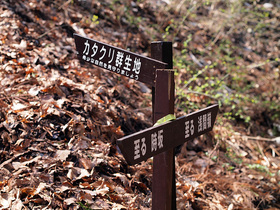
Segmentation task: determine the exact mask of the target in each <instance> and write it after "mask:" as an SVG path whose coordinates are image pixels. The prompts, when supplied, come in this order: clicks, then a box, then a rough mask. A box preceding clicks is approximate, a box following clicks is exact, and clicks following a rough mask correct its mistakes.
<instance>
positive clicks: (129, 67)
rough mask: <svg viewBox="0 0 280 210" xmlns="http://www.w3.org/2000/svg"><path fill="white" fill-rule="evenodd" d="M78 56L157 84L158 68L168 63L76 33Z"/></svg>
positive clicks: (89, 61)
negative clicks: (156, 74) (156, 73)
mask: <svg viewBox="0 0 280 210" xmlns="http://www.w3.org/2000/svg"><path fill="white" fill-rule="evenodd" d="M74 38H75V43H76V49H77V51H78V58H79V59H80V60H83V61H85V62H88V63H91V64H93V65H95V66H98V67H101V68H103V69H106V70H109V71H112V72H115V73H117V74H120V75H123V76H126V77H129V78H131V79H135V80H139V81H141V82H143V83H146V84H150V85H152V86H154V85H155V72H156V69H165V68H166V65H167V64H166V63H163V62H161V61H158V60H155V59H152V58H148V57H145V56H141V55H138V54H135V53H132V52H129V51H127V50H123V49H120V48H117V47H114V46H111V45H107V44H105V43H102V42H99V41H96V40H93V39H89V38H87V37H82V36H80V35H77V34H74Z"/></svg>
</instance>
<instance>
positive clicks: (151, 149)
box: [117, 104, 219, 165]
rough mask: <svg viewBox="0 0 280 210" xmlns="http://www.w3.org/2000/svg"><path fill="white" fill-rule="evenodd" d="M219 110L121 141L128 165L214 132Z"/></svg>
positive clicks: (201, 112)
mask: <svg viewBox="0 0 280 210" xmlns="http://www.w3.org/2000/svg"><path fill="white" fill-rule="evenodd" d="M218 109H219V106H218V105H217V104H216V105H212V106H209V107H207V108H204V109H201V110H199V111H196V112H193V113H191V114H188V115H187V116H184V117H181V118H178V119H176V120H174V121H171V122H167V123H165V124H161V125H158V126H155V127H151V128H148V129H145V130H143V131H140V132H137V133H134V134H132V135H129V136H126V137H123V138H121V139H118V140H117V144H118V146H119V148H120V149H121V152H122V154H123V156H124V158H125V159H126V161H127V162H128V164H130V165H133V164H136V163H139V162H141V161H143V160H146V159H148V158H150V157H152V156H155V155H157V154H159V153H161V152H164V151H167V150H169V149H171V148H175V147H176V146H178V145H180V144H183V143H184V142H186V141H188V140H191V139H194V138H195V137H198V136H200V135H202V134H204V133H207V132H208V131H211V130H212V129H213V126H214V122H215V120H216V117H217V113H218Z"/></svg>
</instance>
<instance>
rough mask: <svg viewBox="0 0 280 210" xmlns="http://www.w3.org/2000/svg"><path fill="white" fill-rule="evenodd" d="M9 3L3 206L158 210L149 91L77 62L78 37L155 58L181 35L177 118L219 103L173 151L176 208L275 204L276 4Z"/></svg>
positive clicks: (2, 7) (279, 205)
mask: <svg viewBox="0 0 280 210" xmlns="http://www.w3.org/2000/svg"><path fill="white" fill-rule="evenodd" d="M120 2H121V1H109V0H105V1H87V0H68V1H63V0H57V1H47V0H42V1H36V0H24V1H17V0H1V2H0V83H1V85H0V209H17V210H18V209H150V208H151V203H152V202H151V200H152V167H153V159H152V158H150V159H148V160H147V161H144V162H142V163H140V164H137V165H134V166H129V165H128V164H127V163H126V161H125V159H124V158H123V156H122V154H121V153H120V151H119V150H118V148H117V146H116V139H118V138H120V137H123V136H125V135H128V134H132V133H135V132H137V131H140V130H143V129H145V128H148V127H151V126H152V117H151V116H152V108H151V107H152V102H151V99H152V94H151V87H149V86H146V85H144V84H143V83H140V82H138V81H135V80H131V79H128V78H125V77H122V76H120V75H117V74H114V73H112V72H110V71H106V70H103V69H99V68H97V67H95V66H92V65H87V64H81V62H80V61H79V60H78V59H77V55H76V48H75V43H74V39H73V33H77V34H80V35H82V36H87V37H89V38H93V39H95V40H98V41H101V42H104V43H107V44H110V45H114V46H116V47H120V48H123V49H126V50H129V51H132V52H135V53H137V54H141V55H144V56H149V51H150V43H151V42H153V41H159V40H160V41H172V42H173V50H174V52H173V54H174V69H175V74H176V101H175V102H176V111H175V114H176V117H179V116H182V115H186V114H188V113H191V112H193V111H196V110H199V109H201V108H204V107H206V106H208V105H210V104H214V103H218V104H219V105H220V111H219V114H218V117H217V120H216V122H215V126H214V129H213V131H211V132H210V133H208V134H207V135H203V136H201V137H199V138H196V139H194V140H192V141H190V142H187V143H185V144H184V145H182V146H181V147H180V148H177V149H176V158H175V163H176V192H177V208H178V209H229V210H230V209H280V139H279V136H280V83H279V81H280V63H279V56H280V4H279V3H277V1H276V0H275V1H269V3H267V2H266V1H260V0H254V1H253V0H248V1H241V0H235V1H229V0H226V1H219V0H218V1H203V0H198V1H176V0H174V1H153V4H151V3H149V1H146V0H141V1H132V0H127V1H125V2H122V3H120Z"/></svg>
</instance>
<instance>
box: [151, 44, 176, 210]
mask: <svg viewBox="0 0 280 210" xmlns="http://www.w3.org/2000/svg"><path fill="white" fill-rule="evenodd" d="M151 56H152V58H154V59H156V60H159V61H162V62H165V63H167V64H168V66H167V67H166V68H167V69H169V70H167V69H166V70H157V72H156V84H155V87H153V122H154V123H155V122H156V121H157V120H159V119H160V118H162V117H164V116H166V115H168V114H174V95H175V84H174V71H172V70H170V69H172V68H173V59H172V56H173V55H172V43H171V42H153V43H152V44H151ZM152 193H153V194H152V209H153V210H171V209H174V210H175V209H176V186H175V157H174V149H170V150H169V151H166V152H163V153H160V154H158V155H156V156H154V159H153V183H152Z"/></svg>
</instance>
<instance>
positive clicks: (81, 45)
mask: <svg viewBox="0 0 280 210" xmlns="http://www.w3.org/2000/svg"><path fill="white" fill-rule="evenodd" d="M74 38H75V43H76V49H77V51H78V58H79V59H80V60H82V61H85V62H88V63H91V64H93V65H95V66H98V67H101V68H103V69H106V70H109V71H112V72H115V73H117V74H120V75H123V76H126V77H129V78H131V79H135V80H138V81H141V82H143V83H146V84H149V85H151V86H152V93H153V99H152V100H153V122H154V123H155V122H156V121H157V120H159V119H160V118H162V117H164V116H166V115H168V114H174V98H175V84H174V72H173V71H172V70H171V69H172V68H173V65H172V63H173V60H172V43H171V42H153V43H152V44H151V55H152V58H148V57H144V56H141V55H138V54H135V53H132V52H129V51H126V50H123V49H120V48H117V47H114V46H111V45H107V44H104V43H101V42H98V41H96V40H93V39H89V38H86V37H82V36H80V35H77V34H74ZM218 109H219V108H218V105H212V106H209V107H207V108H204V109H201V110H199V111H196V112H193V113H190V114H188V115H187V116H183V117H180V118H178V119H176V120H174V121H171V122H167V123H164V124H161V125H158V126H155V127H152V128H148V129H145V130H143V131H140V132H137V133H134V134H132V135H129V136H126V137H123V138H121V139H118V140H117V144H118V146H119V148H120V150H121V152H122V154H123V156H124V158H125V159H126V161H127V163H128V164H130V165H133V164H137V163H139V162H141V161H144V160H146V159H148V158H150V157H154V159H153V184H152V192H153V194H152V209H154V210H158V209H162V210H164V209H165V210H167V209H168V210H169V209H174V210H175V209H176V186H175V161H174V160H175V159H174V148H175V147H176V146H178V145H181V144H183V143H184V142H186V141H189V140H192V139H194V138H195V137H198V136H200V135H202V134H204V133H206V132H208V131H211V130H212V129H213V126H214V122H215V119H216V116H217V113H218Z"/></svg>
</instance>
